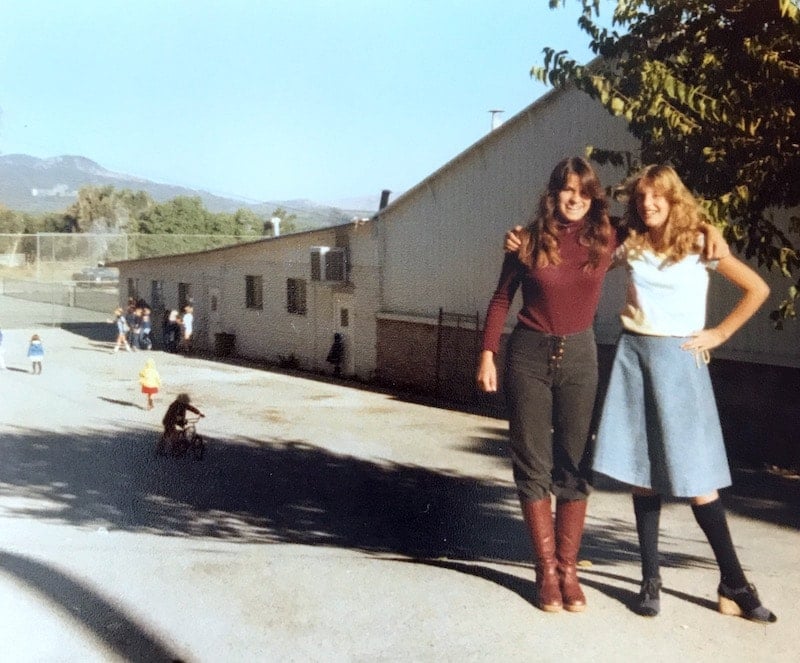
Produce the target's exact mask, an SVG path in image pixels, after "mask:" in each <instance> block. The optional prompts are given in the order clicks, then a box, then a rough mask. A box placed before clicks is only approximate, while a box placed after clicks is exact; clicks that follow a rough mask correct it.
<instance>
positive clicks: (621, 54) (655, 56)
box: [531, 0, 800, 325]
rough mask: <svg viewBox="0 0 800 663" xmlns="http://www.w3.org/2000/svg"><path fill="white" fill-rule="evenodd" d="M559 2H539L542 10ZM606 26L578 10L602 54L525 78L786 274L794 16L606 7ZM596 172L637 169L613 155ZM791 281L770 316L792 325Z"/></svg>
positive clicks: (799, 60) (689, 1)
mask: <svg viewBox="0 0 800 663" xmlns="http://www.w3.org/2000/svg"><path fill="white" fill-rule="evenodd" d="M564 4H565V0H550V6H551V7H557V6H559V5H564ZM615 5H616V7H615V9H614V12H613V17H612V21H613V22H612V28H611V29H607V28H604V27H601V26H600V25H599V23H598V17H599V12H600V1H599V0H581V6H582V11H581V16H580V18H579V20H578V24H579V26H580V27H581V29H582V30H583V31H584V32H585V33H586V34H587V35H588V36H589V38H590V47H591V49H592V51H593V52H594V53H595V54H596V55H598V56H601V57H599V58H597V59H596V60H594V61H593V62H592V63H590V64H588V65H582V64H579V63H578V62H576V61H575V60H574V59H571V58H570V56H569V54H568V53H567V52H566V51H556V50H555V49H552V48H547V49H545V51H544V53H545V55H544V62H543V65H542V66H537V67H534V68H533V69H532V70H531V74H532V75H533V76H534V77H536V78H537V79H539V80H541V81H543V82H545V83H549V84H551V85H553V86H557V87H561V86H566V85H575V86H576V87H577V88H578V89H580V90H582V91H584V92H586V93H588V94H589V95H591V96H592V97H593V98H594V99H597V100H598V101H599V102H600V103H601V104H602V105H603V106H604V107H605V108H606V109H607V110H608V111H609V112H610V113H611V114H613V115H616V116H620V117H624V118H625V120H626V121H627V123H628V126H629V129H630V131H631V133H632V134H633V135H634V136H636V137H637V138H638V139H639V140H640V141H641V155H640V158H641V161H642V162H643V163H671V164H672V165H673V166H674V167H675V168H676V169H677V170H678V172H679V173H680V174H681V177H682V178H683V179H684V181H685V182H686V183H687V185H688V186H689V187H690V188H691V189H693V190H694V192H695V193H696V194H697V195H698V196H699V197H701V198H702V199H703V200H704V201H705V204H706V207H707V210H708V213H709V216H710V217H711V219H712V221H713V222H715V223H717V224H718V225H719V226H720V227H722V228H724V229H725V233H726V237H727V238H728V240H729V241H730V242H731V243H732V244H733V245H734V246H735V247H736V248H737V249H738V250H739V251H740V252H742V253H744V255H745V256H747V257H753V256H755V257H756V258H757V259H758V262H759V264H762V265H766V266H767V268H769V269H779V270H780V271H781V272H782V273H783V274H784V275H786V276H795V277H796V274H797V271H798V267H800V257H799V256H798V250H797V238H798V234H800V218H798V217H796V216H792V217H790V222H789V224H788V226H786V225H785V224H782V223H780V222H777V221H776V219H775V216H774V211H775V210H776V209H779V208H793V207H796V206H797V205H798V204H800V186H798V181H799V180H800V120H799V119H798V112H800V111H798V110H796V105H797V101H798V99H800V9H798V6H797V3H796V2H793V1H792V0H717V1H710V0H615ZM588 152H589V153H590V156H591V157H592V158H593V159H595V160H596V161H598V162H601V163H604V162H610V163H615V164H618V165H619V164H623V163H625V162H626V161H627V163H628V164H629V166H631V167H635V166H636V165H638V164H637V163H636V161H635V159H634V158H632V157H631V155H625V154H622V153H620V152H619V151H616V150H614V149H613V146H600V147H598V146H590V147H589V148H588ZM798 288H800V281H798V282H796V283H795V284H794V285H792V286H791V287H790V288H789V293H788V297H787V298H786V300H785V301H784V302H783V303H782V304H781V306H780V308H779V310H778V311H774V312H773V313H772V317H773V319H775V320H776V321H777V322H778V324H779V325H780V322H781V320H782V319H783V318H785V317H795V314H796V313H795V301H796V299H797V297H798V292H799V290H798Z"/></svg>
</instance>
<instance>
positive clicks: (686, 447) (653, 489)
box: [593, 165, 776, 622]
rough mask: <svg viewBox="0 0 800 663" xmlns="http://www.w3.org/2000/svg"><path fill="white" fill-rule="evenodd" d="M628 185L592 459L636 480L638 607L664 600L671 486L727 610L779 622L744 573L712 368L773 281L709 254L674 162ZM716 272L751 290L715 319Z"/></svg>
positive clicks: (646, 610)
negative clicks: (609, 360) (709, 300)
mask: <svg viewBox="0 0 800 663" xmlns="http://www.w3.org/2000/svg"><path fill="white" fill-rule="evenodd" d="M623 193H624V196H625V197H627V208H626V213H625V217H626V221H627V226H628V230H629V233H630V234H629V237H628V238H627V240H626V241H625V242H624V244H623V245H622V246H620V247H619V249H618V250H617V251H616V252H615V255H614V263H615V264H619V265H621V266H624V267H625V269H626V270H627V272H628V288H627V294H626V303H625V308H624V309H623V311H622V314H621V316H620V317H621V321H622V326H623V331H622V334H621V335H620V339H619V342H618V344H617V351H616V355H615V358H614V364H613V367H612V372H611V378H610V381H609V387H608V391H607V393H606V398H605V403H604V405H603V410H602V415H601V418H600V425H599V429H598V433H597V444H596V448H595V453H594V463H593V467H594V470H595V471H597V472H600V473H602V474H605V475H607V476H610V477H612V478H614V479H616V480H618V481H622V482H624V483H626V484H628V485H630V486H631V487H632V492H633V508H634V515H635V518H636V528H637V533H638V537H639V544H640V550H641V556H642V576H643V580H642V587H641V591H640V594H639V597H638V600H637V604H636V606H635V609H636V611H637V612H638V613H639V614H642V615H644V616H650V617H652V616H655V615H657V614H658V613H659V611H660V607H661V606H660V589H661V576H660V573H659V559H658V529H659V519H660V513H661V502H662V496H672V497H683V498H689V500H690V502H691V505H692V511H693V513H694V516H695V519H696V520H697V523H698V524H699V525H700V528H701V529H702V530H703V533H704V534H705V536H706V538H707V539H708V542H709V544H710V545H711V548H712V550H713V552H714V556H715V558H716V561H717V564H718V566H719V569H720V575H721V577H720V582H719V586H718V590H717V591H718V596H719V610H720V612H722V613H723V614H730V615H741V616H744V617H746V618H748V619H751V620H755V621H760V622H773V621H775V619H776V617H775V615H774V614H772V612H770V611H769V610H768V609H767V608H765V607H764V606H763V605H761V601H760V600H759V598H758V593H757V591H756V588H755V587H754V586H753V585H751V584H749V583H748V581H747V579H746V578H745V575H744V573H743V571H742V567H741V565H740V563H739V559H738V557H737V554H736V550H735V549H734V547H733V544H732V542H731V537H730V532H729V530H728V524H727V518H726V515H725V510H724V507H723V505H722V502H721V501H720V499H719V493H718V492H717V490H718V489H719V488H723V487H725V486H728V485H730V483H731V475H730V470H729V467H728V462H727V457H726V453H725V446H724V443H723V439H722V431H721V427H720V423H719V415H718V413H717V408H716V402H715V400H714V393H713V390H712V386H711V380H710V376H709V372H708V367H707V363H708V361H709V352H710V351H711V350H713V349H714V348H716V347H718V346H720V345H721V344H722V343H724V342H725V341H727V340H728V339H729V338H730V337H731V335H732V334H733V333H734V332H736V331H737V330H738V329H739V328H740V327H741V326H742V325H743V324H744V323H745V322H747V320H749V319H750V318H751V317H752V316H753V314H754V313H755V312H756V311H757V310H758V308H759V307H760V306H761V305H762V304H763V302H764V301H765V300H766V298H767V296H768V294H769V288H768V286H767V284H766V283H765V282H764V280H763V279H762V278H761V277H760V276H759V275H758V274H757V273H756V272H755V271H753V270H752V269H750V267H748V266H747V265H745V264H744V263H743V262H741V261H740V260H738V259H736V258H734V257H733V256H731V255H727V256H725V257H723V258H721V259H720V260H718V261H707V260H705V259H704V258H703V257H702V255H701V253H702V250H703V235H702V232H701V228H702V226H703V224H704V223H705V215H704V213H703V211H702V208H701V206H700V204H699V203H698V201H697V200H696V199H695V197H694V196H693V195H692V194H691V192H690V191H689V190H688V189H687V188H686V186H685V185H684V184H683V182H681V180H680V178H679V177H678V175H677V173H676V172H675V171H674V170H673V169H672V168H671V167H669V166H660V165H657V166H647V167H646V168H643V169H642V170H641V171H640V172H639V173H638V174H636V175H635V176H634V177H632V178H631V179H629V180H628V181H627V182H626V183H625V185H624V187H623ZM710 271H716V272H717V273H719V274H721V275H722V276H724V277H725V278H726V279H727V280H728V281H730V282H731V283H733V284H734V285H736V286H737V287H738V288H739V289H740V290H741V291H742V296H741V298H740V299H739V301H738V302H737V304H736V305H735V306H734V307H733V309H732V310H731V311H730V312H729V313H728V315H727V316H725V318H724V319H723V320H722V321H721V322H719V323H718V324H716V325H715V326H714V327H710V328H705V317H706V295H707V290H708V282H709V272H710Z"/></svg>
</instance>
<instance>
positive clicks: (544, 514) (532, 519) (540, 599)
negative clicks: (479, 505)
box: [522, 496, 562, 612]
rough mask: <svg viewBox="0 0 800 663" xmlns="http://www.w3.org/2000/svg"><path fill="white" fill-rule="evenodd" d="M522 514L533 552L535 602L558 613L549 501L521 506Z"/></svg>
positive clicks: (555, 565) (555, 567)
mask: <svg viewBox="0 0 800 663" xmlns="http://www.w3.org/2000/svg"><path fill="white" fill-rule="evenodd" d="M522 514H523V515H524V516H525V524H526V525H527V526H528V532H529V533H530V535H531V541H532V543H533V549H534V550H535V551H536V601H537V605H538V607H539V608H540V609H541V610H544V611H545V612H560V611H561V605H562V602H561V589H560V588H559V584H558V571H557V564H556V540H555V532H554V530H553V512H552V510H551V507H550V497H549V496H548V497H546V498H544V499H541V500H538V501H536V502H522Z"/></svg>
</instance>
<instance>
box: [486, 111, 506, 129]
mask: <svg viewBox="0 0 800 663" xmlns="http://www.w3.org/2000/svg"><path fill="white" fill-rule="evenodd" d="M489 113H491V115H492V131H494V130H495V129H497V127H499V126H500V125H501V124H503V120H501V119H500V113H505V111H502V110H497V109H494V110H490V111H489Z"/></svg>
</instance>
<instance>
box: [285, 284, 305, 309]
mask: <svg viewBox="0 0 800 663" xmlns="http://www.w3.org/2000/svg"><path fill="white" fill-rule="evenodd" d="M286 310H287V311H289V313H294V314H295V315H305V314H306V282H305V280H304V279H286Z"/></svg>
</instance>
